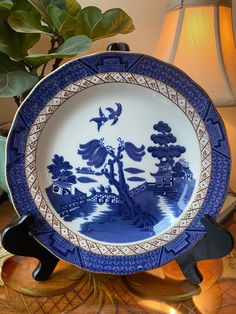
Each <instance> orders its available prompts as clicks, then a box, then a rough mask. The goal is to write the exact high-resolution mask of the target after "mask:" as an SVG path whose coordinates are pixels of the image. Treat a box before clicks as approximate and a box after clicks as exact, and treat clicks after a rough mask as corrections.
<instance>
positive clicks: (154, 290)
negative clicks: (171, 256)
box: [0, 202, 236, 314]
mask: <svg viewBox="0 0 236 314" xmlns="http://www.w3.org/2000/svg"><path fill="white" fill-rule="evenodd" d="M15 217H16V214H15V212H14V209H13V208H12V206H11V204H10V203H9V202H4V204H2V205H1V207H0V229H1V228H3V227H4V226H5V225H6V224H8V223H10V222H11V221H12V220H13V219H14V218H15ZM225 225H226V227H227V228H228V229H229V230H231V232H232V234H233V235H234V237H235V238H236V214H234V215H233V216H232V217H231V218H230V219H229V220H228V221H227V222H226V223H225ZM36 264H37V261H36V260H34V259H32V258H25V257H16V256H13V257H11V258H9V259H8V260H7V261H6V262H5V264H4V266H3V270H2V272H3V273H2V277H3V280H4V282H5V285H4V286H0V314H10V313H11V314H12V313H24V314H25V313H35V314H36V313H37V314H41V313H50V314H51V313H52V314H54V313H88V314H89V313H105V314H113V313H114V314H115V313H117V314H120V313H140V314H141V313H170V314H178V313H180V314H184V313H186V314H187V313H188V314H189V313H191V314H194V313H206V314H209V313H210V314H211V313H212V314H215V313H222V314H223V313H224V314H226V313H227V314H231V313H232V314H233V313H236V248H235V249H234V250H233V251H232V252H231V253H230V254H229V255H228V256H227V257H225V258H223V259H220V260H211V261H202V262H200V263H199V268H200V270H201V271H202V273H203V277H204V280H203V282H202V284H201V285H200V286H194V285H190V284H189V283H187V282H186V281H185V279H184V277H183V275H182V273H181V271H180V269H179V268H178V265H177V264H176V263H175V261H172V262H171V263H169V264H167V265H165V266H163V267H161V268H159V269H157V270H153V271H149V272H144V273H139V274H135V275H131V276H110V275H104V274H93V273H89V272H86V271H83V270H80V269H78V268H76V267H74V266H71V265H69V264H67V263H65V262H62V261H61V262H60V263H59V265H58V266H57V268H56V270H55V272H54V273H53V275H52V276H51V278H50V279H49V280H47V281H45V282H36V281H34V280H33V279H32V278H31V272H32V270H33V268H34V267H35V265H36Z"/></svg>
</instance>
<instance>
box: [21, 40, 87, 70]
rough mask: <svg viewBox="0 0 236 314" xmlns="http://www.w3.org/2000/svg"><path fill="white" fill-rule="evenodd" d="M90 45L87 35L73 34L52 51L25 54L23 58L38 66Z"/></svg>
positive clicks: (75, 52) (78, 51)
mask: <svg viewBox="0 0 236 314" xmlns="http://www.w3.org/2000/svg"><path fill="white" fill-rule="evenodd" d="M90 45H91V40H90V39H89V38H88V37H87V36H84V35H80V36H74V37H71V38H69V39H67V40H66V41H65V42H64V43H63V44H62V45H61V46H60V47H59V48H58V49H57V50H56V51H55V52H54V53H51V54H33V55H29V56H26V57H25V60H26V62H27V64H29V65H32V66H40V65H41V64H43V63H45V62H47V61H49V60H52V59H56V58H65V57H73V56H76V55H77V54H78V53H80V52H82V51H84V50H86V49H88V48H89V47H90Z"/></svg>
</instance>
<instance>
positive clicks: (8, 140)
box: [6, 51, 230, 273]
mask: <svg viewBox="0 0 236 314" xmlns="http://www.w3.org/2000/svg"><path fill="white" fill-rule="evenodd" d="M112 55H113V57H114V56H121V55H122V56H123V57H124V56H125V57H124V58H126V57H127V58H128V56H139V57H141V58H145V59H149V61H150V60H152V61H154V62H158V63H159V64H160V65H165V66H167V67H169V68H170V69H174V70H175V71H177V72H178V74H180V75H182V76H184V77H185V78H186V79H187V81H190V82H191V83H192V84H193V85H194V86H195V87H197V88H198V89H200V91H201V93H203V95H204V97H206V98H208V101H209V108H211V109H212V108H214V105H213V103H212V101H211V100H210V98H209V96H208V95H207V94H206V92H205V91H204V90H203V89H202V88H201V87H200V86H199V85H198V84H197V83H195V82H194V81H193V80H192V79H191V78H190V77H189V76H188V75H187V74H186V73H184V72H183V71H181V70H179V69H178V68H177V67H175V66H172V65H169V64H168V63H165V62H163V61H160V60H158V59H155V58H154V57H151V56H148V55H145V54H142V53H130V52H115V51H112V52H101V53H95V54H91V55H87V56H84V57H81V58H79V59H74V60H70V61H69V62H67V63H65V64H63V65H62V66H61V67H60V68H58V69H57V70H56V71H54V72H51V73H49V74H48V75H47V76H45V77H44V78H43V79H42V80H41V81H40V82H38V83H37V84H36V85H35V86H34V88H33V89H32V91H31V92H30V93H29V95H28V96H27V98H26V99H25V100H24V102H23V103H22V104H21V106H20V107H19V108H18V110H17V112H16V114H15V117H14V120H13V123H12V126H11V129H10V132H9V136H8V139H7V145H6V155H7V159H6V160H7V162H6V177H7V184H8V171H7V168H8V166H9V158H8V153H9V154H10V148H9V146H10V141H11V140H10V139H11V135H12V133H13V132H14V126H15V122H16V120H17V119H18V118H19V113H20V112H21V111H22V110H23V109H22V108H23V107H24V106H25V104H26V105H27V101H28V100H29V99H30V96H31V95H32V94H33V93H34V91H35V90H37V88H38V86H42V83H43V81H45V80H47V79H48V78H49V77H51V76H53V75H56V74H57V73H58V71H61V70H62V69H63V68H64V67H67V66H69V65H71V64H73V63H76V62H77V61H82V62H83V61H85V62H86V60H88V59H89V58H94V57H101V58H103V57H107V56H112ZM134 63H135V62H134ZM102 72H103V71H102ZM111 72H115V71H111ZM117 72H119V71H117ZM120 72H129V71H127V70H124V71H120ZM99 73H100V72H99ZM131 73H132V72H131ZM90 75H92V74H90ZM143 75H145V74H143ZM146 76H149V75H146ZM83 77H85V76H82V78H83ZM150 77H152V76H150ZM152 78H153V77H152ZM155 79H156V80H160V79H159V78H158V79H157V78H155ZM160 81H161V80H160ZM69 84H72V82H71V83H68V84H67V86H68V85H69ZM164 84H165V85H168V86H170V87H172V86H171V85H169V84H167V83H166V82H164ZM62 88H63V87H61V89H62ZM172 88H174V87H172ZM174 89H175V88H174ZM175 90H176V89H175ZM55 95H56V94H55V93H54V96H55ZM52 97H53V96H52ZM184 97H185V96H184ZM185 98H186V97H185ZM46 104H47V102H44V106H43V107H42V108H44V107H45V106H46ZM192 106H193V107H194V108H195V109H196V111H197V112H198V110H197V108H196V107H195V105H192ZM42 108H41V109H40V110H39V112H40V111H41V110H42ZM214 110H215V113H216V114H217V118H218V120H219V123H220V125H221V127H222V128H223V131H222V132H223V133H224V136H225V140H226V143H227V144H226V147H227V149H228V152H227V153H228V156H227V157H228V159H229V154H230V152H229V145H228V140H227V136H226V131H225V127H224V122H223V119H222V117H221V116H220V115H219V114H218V113H217V111H216V109H215V108H214ZM39 112H38V114H39ZM38 114H37V115H38ZM198 114H199V112H198ZM199 116H200V117H201V119H202V120H203V121H204V123H205V119H204V118H203V117H202V116H201V114H199ZM32 123H33V122H32ZM32 123H31V124H30V127H31V126H32ZM30 127H29V129H30ZM206 129H207V127H206ZM207 130H208V129H207ZM28 132H29V130H28ZM208 133H209V132H208ZM209 137H210V144H211V136H209ZM212 167H213V166H212ZM228 168H230V165H229V167H228ZM228 170H229V169H228ZM211 180H212V173H211V178H210V182H211ZM9 181H10V180H9ZM226 181H227V184H226V185H225V186H224V188H225V190H226V188H227V186H228V184H229V171H228V174H227V178H226ZM209 185H210V183H209ZM8 187H9V191H10V195H11V199H12V201H13V205H14V208H15V210H16V212H17V213H18V214H20V211H21V210H20V211H18V210H17V209H16V206H15V203H14V200H13V196H12V189H10V183H9V184H8ZM208 194H209V189H208V192H207V195H206V197H207V196H208ZM225 197H226V193H224V198H225ZM224 198H223V199H221V204H222V203H223V201H224ZM205 202H206V200H204V202H203V203H205ZM220 206H221V205H219V209H220ZM202 207H203V206H201V209H200V210H199V212H201V210H202ZM218 211H219V210H218ZM216 214H217V213H216ZM213 217H214V215H213ZM196 219H197V217H195V218H194V219H193V221H195V220H196ZM191 224H192V223H191ZM187 229H188V228H187ZM52 230H53V231H54V232H56V231H55V230H54V229H52ZM184 232H185V231H184ZM33 233H34V231H33ZM200 233H201V235H200V237H202V236H203V235H204V230H203V229H202V230H201V232H200ZM58 236H59V237H61V235H58ZM179 236H180V235H179ZM34 237H36V239H37V240H38V241H39V242H40V243H41V244H42V245H43V246H44V247H46V248H47V249H48V250H51V248H49V247H48V246H47V245H46V244H44V243H42V241H40V239H38V237H37V235H36V236H35V235H34ZM200 237H199V239H200ZM199 239H198V240H196V241H195V242H194V243H191V244H190V245H188V249H190V248H191V247H192V246H193V245H195V244H196V243H197V242H198V241H199ZM64 240H65V239H64ZM170 243H171V242H170ZM164 247H166V245H164ZM78 250H81V249H80V248H78ZM158 250H160V249H158ZM155 251H156V250H154V251H153V252H155ZM184 251H186V249H184ZM51 252H52V253H53V254H55V255H57V252H55V251H54V250H51ZM153 252H152V253H153ZM180 253H181V252H180ZM180 253H179V254H180ZM91 254H92V255H96V254H95V253H91ZM143 254H146V253H141V254H138V255H134V256H135V257H138V256H140V255H143ZM179 254H176V255H175V257H176V256H178V255H179ZM57 256H58V257H59V258H61V259H65V258H62V257H61V256H60V254H59V255H57ZM102 256H104V255H102ZM129 257H130V256H129ZM80 259H81V258H80ZM70 262H71V261H70ZM167 262H168V260H167V261H166V262H164V263H162V264H165V263H167ZM72 264H75V263H73V262H72ZM138 264H140V262H138ZM162 264H161V265H162ZM75 265H76V266H81V267H82V268H86V269H89V270H93V271H96V270H94V269H91V268H90V266H89V265H85V264H84V263H83V262H81V261H80V265H78V263H76V264H75ZM159 266H160V265H158V263H156V264H155V266H151V267H150V265H146V267H145V265H144V267H143V266H142V267H141V266H140V265H136V268H135V269H133V270H131V271H130V270H129V271H127V270H122V269H120V270H119V271H118V273H130V272H136V271H140V270H144V269H151V268H155V267H159ZM106 268H107V267H105V269H103V270H99V271H102V272H108V273H114V272H113V271H112V270H111V269H108V270H107V269H106ZM141 268H142V269H141ZM115 273H116V272H115Z"/></svg>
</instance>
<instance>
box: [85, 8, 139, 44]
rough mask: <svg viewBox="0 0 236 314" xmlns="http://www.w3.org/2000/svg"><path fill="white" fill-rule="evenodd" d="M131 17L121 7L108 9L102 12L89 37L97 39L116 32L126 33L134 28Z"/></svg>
mask: <svg viewBox="0 0 236 314" xmlns="http://www.w3.org/2000/svg"><path fill="white" fill-rule="evenodd" d="M134 29H135V28H134V24H133V21H132V19H131V18H130V17H129V15H128V14H127V13H125V12H124V11H123V10H121V9H110V10H107V11H106V12H105V13H103V17H102V19H101V20H100V21H99V22H98V23H97V24H96V25H95V27H94V29H93V32H92V36H91V38H92V39H93V40H98V39H101V38H104V37H110V36H114V35H116V34H127V33H130V32H132V31H133V30H134Z"/></svg>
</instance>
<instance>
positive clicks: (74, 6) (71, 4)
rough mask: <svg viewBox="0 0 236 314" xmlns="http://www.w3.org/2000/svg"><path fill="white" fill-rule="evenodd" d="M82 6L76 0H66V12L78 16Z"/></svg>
mask: <svg viewBox="0 0 236 314" xmlns="http://www.w3.org/2000/svg"><path fill="white" fill-rule="evenodd" d="M80 10H81V6H80V4H79V3H78V2H77V1H76V0H66V13H67V14H69V15H71V16H73V17H76V15H77V14H78V13H79V12H80Z"/></svg>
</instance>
